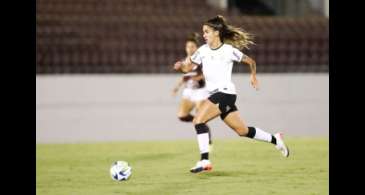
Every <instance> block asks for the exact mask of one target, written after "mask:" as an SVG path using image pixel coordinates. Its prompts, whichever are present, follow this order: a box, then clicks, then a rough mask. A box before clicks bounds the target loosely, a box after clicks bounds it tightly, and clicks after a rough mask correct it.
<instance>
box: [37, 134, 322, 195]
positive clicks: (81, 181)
mask: <svg viewBox="0 0 365 195" xmlns="http://www.w3.org/2000/svg"><path fill="white" fill-rule="evenodd" d="M286 143H287V145H288V146H289V147H290V156H289V158H284V157H282V156H281V153H280V152H279V151H277V150H276V149H275V148H274V146H273V145H272V144H267V143H263V142H257V141H253V140H249V139H247V138H237V139H233V140H214V143H213V144H214V149H213V152H212V153H211V154H210V160H211V161H212V163H213V170H212V171H211V172H206V173H199V174H192V173H190V172H189V169H190V168H191V167H192V166H193V165H195V163H196V161H197V160H198V159H199V150H198V145H197V142H196V141H195V140H191V141H148V142H119V143H95V144H37V151H36V152H37V153H36V154H37V157H36V159H37V162H36V173H37V175H36V176H37V178H36V192H37V195H65V194H67V195H84V194H85V195H86V194H87V195H114V194H126V195H128V194H133V195H134V194H141V195H142V194H143V195H146V194H148V195H150V194H152V195H153V194H156V195H162V194H164V195H168V194H174V195H175V194H184V195H185V194H189V195H195V194H196V195H198V194H199V195H200V194H203V193H204V194H217V195H221V194H249V195H253V194H262V195H267V194H270V195H271V194H278V195H293V194H295V195H299V194H303V195H304V194H305V195H317V194H318V195H323V194H328V191H329V189H328V184H329V183H328V179H329V177H328V162H329V156H328V152H329V151H328V150H329V148H328V139H327V138H289V139H286ZM117 160H125V161H127V162H129V163H130V165H131V166H132V176H131V177H130V179H129V180H128V181H123V182H117V181H113V180H112V179H111V177H110V175H109V168H110V166H111V164H112V163H113V162H114V161H117Z"/></svg>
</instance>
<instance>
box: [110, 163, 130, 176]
mask: <svg viewBox="0 0 365 195" xmlns="http://www.w3.org/2000/svg"><path fill="white" fill-rule="evenodd" d="M131 174H132V167H131V166H129V164H128V163H127V162H125V161H116V162H114V163H113V164H112V166H111V167H110V176H111V177H112V179H113V180H115V181H124V180H127V179H128V178H129V177H130V176H131Z"/></svg>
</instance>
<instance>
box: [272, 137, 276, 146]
mask: <svg viewBox="0 0 365 195" xmlns="http://www.w3.org/2000/svg"><path fill="white" fill-rule="evenodd" d="M271 143H273V144H275V145H276V138H275V137H274V136H273V135H271Z"/></svg>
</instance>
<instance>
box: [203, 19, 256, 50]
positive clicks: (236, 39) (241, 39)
mask: <svg viewBox="0 0 365 195" xmlns="http://www.w3.org/2000/svg"><path fill="white" fill-rule="evenodd" d="M204 25H207V26H210V27H211V28H213V29H214V30H216V31H219V38H220V40H221V41H222V42H223V43H228V44H231V45H232V46H233V47H235V48H237V49H239V50H242V49H245V48H246V49H249V45H251V44H254V42H253V40H252V39H253V36H252V34H250V33H248V32H246V31H245V30H243V29H242V28H237V27H234V26H231V25H228V24H227V22H226V19H225V18H224V17H223V16H221V15H217V16H215V17H214V18H211V19H209V20H207V21H206V22H204Z"/></svg>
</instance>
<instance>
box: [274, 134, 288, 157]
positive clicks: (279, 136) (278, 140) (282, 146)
mask: <svg viewBox="0 0 365 195" xmlns="http://www.w3.org/2000/svg"><path fill="white" fill-rule="evenodd" d="M274 137H275V138H276V146H275V148H276V149H278V150H280V151H281V153H282V154H283V156H284V157H288V156H289V148H288V147H287V146H286V145H285V143H284V140H283V134H282V133H276V134H275V135H274Z"/></svg>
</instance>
